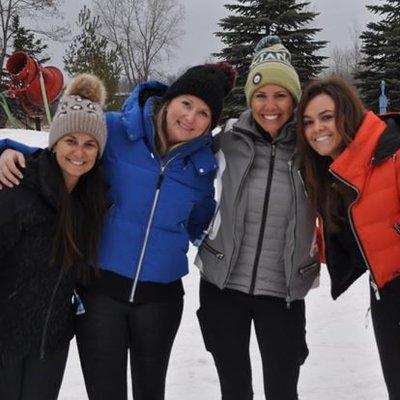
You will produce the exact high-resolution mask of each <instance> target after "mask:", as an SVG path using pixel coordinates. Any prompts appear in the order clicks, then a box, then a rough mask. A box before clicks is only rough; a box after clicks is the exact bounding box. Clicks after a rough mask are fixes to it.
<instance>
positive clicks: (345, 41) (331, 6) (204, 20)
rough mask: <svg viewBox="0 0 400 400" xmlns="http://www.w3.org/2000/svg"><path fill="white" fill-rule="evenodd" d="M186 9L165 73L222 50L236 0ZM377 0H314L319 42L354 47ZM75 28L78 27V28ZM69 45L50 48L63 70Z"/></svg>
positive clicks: (73, 8)
mask: <svg viewBox="0 0 400 400" xmlns="http://www.w3.org/2000/svg"><path fill="white" fill-rule="evenodd" d="M180 1H181V3H182V4H183V5H184V7H185V21H184V32H185V33H184V35H183V37H182V39H181V40H180V42H179V43H178V45H179V47H178V48H177V50H176V53H175V54H174V56H173V57H172V60H173V61H171V62H170V63H169V65H166V68H165V70H166V72H171V73H173V72H175V71H179V70H181V69H182V68H184V67H187V66H190V65H194V64H198V63H202V62H204V61H205V60H206V59H207V58H208V57H209V55H210V54H211V53H212V52H214V51H218V50H220V49H221V46H222V45H221V42H220V41H219V40H218V39H217V38H216V37H215V36H214V34H213V33H214V32H216V31H218V30H219V27H218V25H217V24H218V21H219V20H220V19H221V18H222V17H224V16H226V15H227V10H226V9H225V7H224V4H226V3H228V4H232V3H234V0H180ZM377 2H378V0H311V4H310V7H311V9H312V10H313V11H315V12H319V13H320V15H319V17H318V19H316V21H315V24H314V25H315V26H316V27H318V28H322V31H321V32H320V34H319V35H318V39H322V40H328V41H330V47H329V48H328V49H327V50H326V52H327V54H326V55H328V54H329V50H330V49H331V48H333V47H335V46H339V47H346V46H349V45H350V44H351V31H352V27H353V26H359V27H360V29H361V30H362V29H363V28H364V27H365V24H366V23H367V22H369V21H370V20H371V18H373V17H372V15H371V14H370V13H369V12H368V11H367V9H366V8H365V6H366V4H377ZM65 3H66V5H65V16H66V20H67V21H69V22H70V23H71V27H72V28H75V27H74V22H75V21H76V20H77V15H78V13H79V10H80V9H81V8H82V7H83V5H84V4H87V5H88V6H89V7H90V5H91V1H90V0H86V1H85V0H66V1H65ZM75 29H76V28H75ZM65 47H66V44H57V45H52V46H51V50H50V53H51V56H52V63H53V64H54V65H57V66H59V67H62V66H63V64H62V55H63V51H64V49H65Z"/></svg>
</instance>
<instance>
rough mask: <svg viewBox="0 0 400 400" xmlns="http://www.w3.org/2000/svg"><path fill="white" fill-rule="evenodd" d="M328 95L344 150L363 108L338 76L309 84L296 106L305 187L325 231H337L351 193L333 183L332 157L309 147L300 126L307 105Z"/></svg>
mask: <svg viewBox="0 0 400 400" xmlns="http://www.w3.org/2000/svg"><path fill="white" fill-rule="evenodd" d="M321 94H326V95H328V96H329V97H330V98H331V99H332V100H333V102H334V104H335V113H334V115H335V124H336V128H337V130H338V132H339V134H340V136H341V137H342V139H343V148H345V147H346V146H348V145H349V144H350V143H351V142H352V141H353V139H354V137H355V135H356V133H357V130H358V128H359V127H360V125H361V122H362V120H363V119H364V116H365V114H366V109H365V107H364V105H363V103H362V101H361V99H360V98H359V96H358V95H357V93H356V91H355V90H354V88H353V87H352V86H351V85H349V84H348V83H347V82H345V81H344V80H343V79H342V78H340V77H338V76H331V77H329V78H326V79H321V80H315V81H312V82H310V83H309V84H308V85H307V86H306V87H305V89H304V91H303V94H302V97H301V99H300V103H299V105H298V107H297V131H298V148H299V151H300V153H301V155H302V158H303V163H304V171H305V184H306V188H307V191H308V193H309V196H310V199H311V202H312V204H313V206H314V207H315V208H316V210H318V211H319V212H320V213H321V214H322V215H323V216H324V218H325V222H326V225H327V228H328V229H329V230H336V229H337V228H338V226H339V225H340V224H341V222H342V221H343V218H344V216H343V213H342V212H341V210H340V202H341V201H343V199H344V201H345V202H346V203H348V202H349V201H351V197H352V194H353V192H352V191H351V189H349V188H348V187H347V186H344V185H341V184H336V183H332V175H331V174H330V173H329V166H330V164H331V163H332V158H331V157H325V156H321V155H319V154H318V153H317V152H316V151H315V150H314V149H312V148H311V146H310V145H309V144H308V142H307V139H306V137H305V127H304V123H303V118H304V112H305V109H306V107H307V105H308V104H309V102H310V101H311V100H312V99H314V98H315V97H317V96H318V95H321Z"/></svg>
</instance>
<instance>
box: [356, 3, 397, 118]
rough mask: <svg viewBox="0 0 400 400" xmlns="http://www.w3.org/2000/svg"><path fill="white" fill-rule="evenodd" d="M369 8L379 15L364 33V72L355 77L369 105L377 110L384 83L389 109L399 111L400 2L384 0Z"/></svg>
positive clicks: (362, 70)
mask: <svg viewBox="0 0 400 400" xmlns="http://www.w3.org/2000/svg"><path fill="white" fill-rule="evenodd" d="M367 9H368V10H369V11H371V12H372V13H373V14H375V15H378V16H380V17H381V18H380V20H379V21H377V22H370V23H369V24H368V25H367V29H366V30H365V31H364V32H363V33H362V34H361V36H360V38H361V40H362V47H361V52H362V55H363V58H362V61H361V71H360V72H359V73H357V74H356V75H355V78H356V80H357V83H356V86H357V87H358V89H359V90H360V94H361V97H362V99H363V100H364V102H365V104H366V106H367V107H368V108H369V109H371V110H374V111H378V108H379V107H378V106H379V102H378V99H379V95H380V83H381V80H385V82H386V87H387V93H386V95H387V97H388V100H389V109H390V110H392V111H394V110H396V111H400V75H399V71H400V47H399V40H400V0H385V2H383V4H380V5H369V6H367Z"/></svg>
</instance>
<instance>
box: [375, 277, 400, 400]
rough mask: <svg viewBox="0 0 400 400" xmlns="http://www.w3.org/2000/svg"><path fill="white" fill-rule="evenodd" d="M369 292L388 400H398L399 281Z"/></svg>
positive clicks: (399, 370)
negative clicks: (377, 296)
mask: <svg viewBox="0 0 400 400" xmlns="http://www.w3.org/2000/svg"><path fill="white" fill-rule="evenodd" d="M380 297H381V299H380V300H379V301H378V300H376V298H375V294H374V292H373V291H372V290H371V316H372V322H373V325H374V331H375V339H376V343H377V345H378V351H379V356H380V359H381V364H382V370H383V375H384V378H385V382H386V387H387V389H388V393H389V399H390V400H400V279H398V278H397V279H396V280H395V281H393V282H391V283H389V284H388V285H387V286H385V287H384V288H383V289H381V290H380Z"/></svg>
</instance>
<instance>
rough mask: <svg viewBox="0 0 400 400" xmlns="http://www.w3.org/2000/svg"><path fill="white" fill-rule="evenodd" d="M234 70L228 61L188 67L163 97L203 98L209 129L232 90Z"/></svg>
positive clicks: (166, 98) (216, 119)
mask: <svg viewBox="0 0 400 400" xmlns="http://www.w3.org/2000/svg"><path fill="white" fill-rule="evenodd" d="M235 81H236V71H235V68H234V67H232V66H231V65H230V64H229V63H226V62H219V63H212V64H211V63H210V64H203V65H196V66H195V67H192V68H189V69H188V70H187V71H186V72H185V73H184V74H183V75H181V76H180V77H179V78H178V79H177V80H176V81H175V82H174V83H173V84H172V85H171V86H170V87H169V88H168V89H167V91H166V92H165V94H164V96H163V99H164V100H165V101H170V100H172V99H173V98H175V97H177V96H181V95H184V94H190V95H192V96H196V97H198V98H200V99H201V100H203V101H204V102H205V103H206V104H207V105H208V107H210V110H211V125H210V129H211V130H212V129H214V128H215V127H216V125H217V123H218V121H219V117H220V116H221V112H222V107H223V101H224V97H225V96H227V95H228V94H229V92H230V91H231V90H232V88H233V86H234V84H235Z"/></svg>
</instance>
